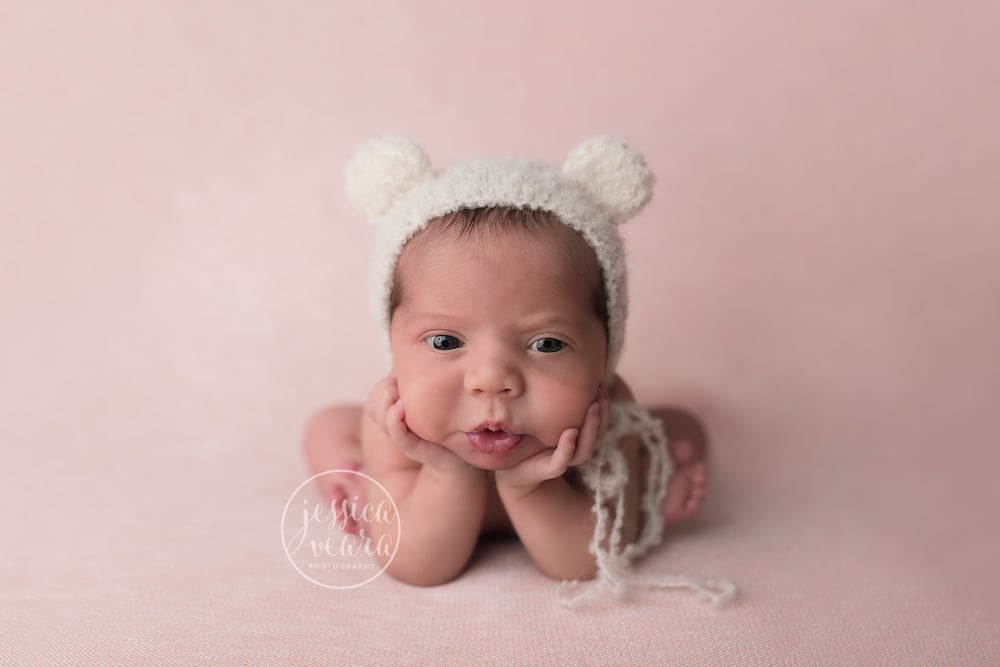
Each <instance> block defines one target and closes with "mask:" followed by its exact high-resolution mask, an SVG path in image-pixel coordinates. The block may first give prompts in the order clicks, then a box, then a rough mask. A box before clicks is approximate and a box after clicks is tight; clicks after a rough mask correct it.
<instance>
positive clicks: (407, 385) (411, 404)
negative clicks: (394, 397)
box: [399, 377, 441, 441]
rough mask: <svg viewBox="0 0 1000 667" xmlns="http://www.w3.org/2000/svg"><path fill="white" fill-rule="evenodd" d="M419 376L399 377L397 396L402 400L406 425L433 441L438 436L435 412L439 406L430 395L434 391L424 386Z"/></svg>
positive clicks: (433, 393)
mask: <svg viewBox="0 0 1000 667" xmlns="http://www.w3.org/2000/svg"><path fill="white" fill-rule="evenodd" d="M425 385H426V383H424V382H421V381H420V380H419V378H414V379H409V378H406V379H404V378H403V377H400V378H399V398H400V400H401V401H403V410H404V412H405V419H406V425H407V427H409V429H410V430H411V431H413V432H414V433H416V434H417V435H418V436H420V437H421V438H424V439H425V440H431V441H435V438H436V437H438V435H439V434H438V433H437V432H436V431H437V430H439V426H438V424H437V412H438V411H439V410H440V409H441V406H440V405H438V404H437V402H436V401H434V400H433V399H432V398H431V397H433V396H434V395H435V392H434V391H433V390H432V388H431V387H428V386H425Z"/></svg>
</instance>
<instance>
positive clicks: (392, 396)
mask: <svg viewBox="0 0 1000 667" xmlns="http://www.w3.org/2000/svg"><path fill="white" fill-rule="evenodd" d="M398 400H399V385H398V384H397V383H396V378H394V377H392V376H389V377H387V378H385V379H384V380H382V381H380V382H379V383H378V384H377V385H375V387H374V388H373V389H372V393H371V397H370V398H369V399H368V414H369V415H370V416H371V418H372V421H374V422H375V423H376V424H378V427H379V428H380V429H382V430H383V431H384V432H385V433H388V432H389V430H388V425H387V423H386V422H387V418H386V415H387V413H388V412H389V409H390V408H392V406H393V405H394V404H395V403H396V402H397V401H398Z"/></svg>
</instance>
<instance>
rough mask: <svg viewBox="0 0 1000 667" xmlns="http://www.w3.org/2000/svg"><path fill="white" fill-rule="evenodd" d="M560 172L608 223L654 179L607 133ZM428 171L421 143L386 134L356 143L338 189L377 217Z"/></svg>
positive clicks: (642, 200) (638, 203) (644, 194)
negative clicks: (601, 212) (342, 187)
mask: <svg viewBox="0 0 1000 667" xmlns="http://www.w3.org/2000/svg"><path fill="white" fill-rule="evenodd" d="M562 175H563V177H564V178H565V179H566V180H567V181H569V182H570V183H572V184H573V185H575V186H576V187H577V188H579V189H580V190H582V191H583V192H584V193H586V196H587V197H588V198H589V199H590V200H591V201H593V202H594V204H596V205H597V206H599V207H600V208H601V209H602V210H603V211H604V213H605V214H606V215H607V216H608V218H609V219H610V220H611V222H613V223H614V224H620V223H622V222H624V221H626V220H628V219H629V218H631V217H632V216H634V215H635V214H636V213H638V212H639V210H640V209H641V208H642V207H643V206H645V205H646V203H647V202H648V201H649V200H650V197H652V194H653V184H654V180H655V179H654V178H653V173H652V172H651V171H650V170H649V167H648V166H646V161H645V159H644V158H643V157H642V154H641V153H639V152H638V151H636V150H635V149H633V148H631V147H630V146H629V145H628V144H626V143H625V142H624V141H622V140H621V139H618V138H615V137H608V136H601V137H593V138H591V139H587V140H586V141H584V142H582V143H581V144H579V145H578V146H577V147H576V148H574V149H573V151H572V152H571V153H570V154H569V156H568V157H567V158H566V161H565V162H564V163H563V167H562ZM434 176H435V174H434V170H433V169H432V168H431V160H430V157H428V155H427V153H426V151H424V149H423V148H421V147H420V146H419V145H418V144H417V143H416V142H414V141H413V140H412V139H408V138H407V137H402V136H398V135H387V136H381V137H374V138H372V139H369V140H368V141H366V142H365V143H364V144H362V145H361V147H360V148H358V150H357V152H356V153H355V154H354V157H353V158H351V160H350V162H348V164H347V168H346V172H345V178H344V181H345V182H344V189H345V192H346V194H347V197H348V199H349V200H350V202H351V204H352V205H353V206H354V207H356V208H357V209H359V210H360V211H362V212H363V213H364V214H365V215H366V216H367V217H368V219H369V220H370V221H372V222H378V221H379V220H380V219H382V218H383V216H385V215H386V214H387V213H388V212H389V211H390V209H392V206H393V204H395V203H396V202H397V201H398V200H399V199H400V197H402V196H403V195H405V194H406V193H407V192H410V191H411V190H413V189H414V188H416V187H417V186H419V185H421V184H423V183H425V182H427V181H429V180H431V179H433V178H434Z"/></svg>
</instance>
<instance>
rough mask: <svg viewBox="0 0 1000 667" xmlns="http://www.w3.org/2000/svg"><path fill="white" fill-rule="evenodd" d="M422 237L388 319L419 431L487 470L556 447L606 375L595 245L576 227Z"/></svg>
mask: <svg viewBox="0 0 1000 667" xmlns="http://www.w3.org/2000/svg"><path fill="white" fill-rule="evenodd" d="M422 240H423V239H420V238H419V237H418V238H416V239H414V240H413V241H411V242H410V244H409V245H408V246H407V248H406V249H405V251H404V257H403V258H401V260H400V265H399V272H400V282H401V284H402V285H403V291H402V293H403V296H402V302H401V303H400V306H399V307H398V308H397V310H396V312H395V314H394V316H393V319H392V324H391V327H390V339H391V346H392V354H393V360H394V369H395V373H396V376H397V380H398V384H399V392H400V398H401V399H402V401H403V406H404V409H405V413H406V423H407V425H408V426H409V428H410V430H411V431H413V432H414V433H416V434H417V435H419V436H420V437H422V438H424V439H425V440H430V441H433V442H437V443H440V444H442V445H444V446H445V447H447V448H448V449H450V450H451V451H453V452H454V453H456V454H457V455H458V456H459V457H460V458H462V459H463V460H464V461H466V462H467V463H469V464H471V465H473V466H475V467H478V468H482V469H487V470H502V469H505V468H509V467H511V466H514V465H516V464H518V463H520V462H521V461H523V460H525V459H527V458H529V457H531V456H533V455H535V454H537V453H539V452H541V451H543V450H545V449H547V448H552V447H555V446H556V443H557V442H558V440H559V436H560V434H561V433H562V432H563V431H564V430H566V429H568V428H578V427H579V426H580V425H581V424H582V423H583V418H584V415H585V413H586V411H587V408H588V407H589V406H590V404H591V402H593V401H594V400H595V398H596V397H597V392H598V388H599V386H600V384H601V382H602V380H603V377H604V371H605V359H606V347H607V344H606V337H605V332H604V325H603V323H602V322H601V320H600V318H599V317H598V316H597V314H596V313H595V312H594V305H593V296H592V295H593V293H594V285H596V284H597V283H596V281H599V280H600V274H599V270H598V267H597V262H596V259H594V257H593V254H592V251H590V249H589V248H588V247H587V246H586V244H585V242H584V241H583V240H582V239H580V238H579V237H577V236H576V233H575V232H573V231H572V230H570V229H568V228H563V229H561V230H560V231H558V232H551V231H550V232H546V234H545V235H544V236H541V237H540V236H539V235H538V234H528V233H526V232H522V231H508V232H503V233H497V234H493V235H491V236H490V237H488V238H485V237H479V236H476V235H472V236H471V237H464V238H454V237H453V236H452V235H451V234H444V235H441V236H439V237H436V238H433V239H432V240H431V241H429V242H427V243H423V244H418V243H417V242H418V241H422ZM567 244H569V248H571V249H572V248H576V252H575V253H574V252H572V251H568V250H567ZM573 244H576V245H575V246H574V245H573ZM414 245H419V246H420V247H419V249H418V250H417V251H416V252H415V253H414V254H413V255H411V256H406V255H407V253H410V252H411V250H412V246H414ZM588 254H589V257H588ZM587 262H589V264H587ZM591 265H592V266H591ZM581 266H584V268H583V269H581V268H580V267H581ZM488 426H492V427H493V428H497V429H501V430H502V431H506V432H507V433H508V434H516V435H505V434H504V433H503V432H501V431H499V430H498V431H495V432H493V433H491V432H489V429H488V428H487V430H485V431H484V430H483V429H484V427H488ZM477 431H479V433H477ZM470 433H471V434H472V435H469V434H470ZM517 435H519V436H520V438H518V437H516V436H517Z"/></svg>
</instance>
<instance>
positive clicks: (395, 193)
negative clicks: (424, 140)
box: [344, 136, 434, 222]
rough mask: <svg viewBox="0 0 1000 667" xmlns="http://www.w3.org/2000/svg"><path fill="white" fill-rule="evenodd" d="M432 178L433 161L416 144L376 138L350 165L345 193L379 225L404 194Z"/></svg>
mask: <svg viewBox="0 0 1000 667" xmlns="http://www.w3.org/2000/svg"><path fill="white" fill-rule="evenodd" d="M433 175H434V172H433V170H432V169H431V160H430V158H429V157H427V153H425V152H424V149H422V148H421V147H420V146H418V145H417V144H416V143H415V142H414V141H412V140H410V139H407V138H406V137H400V136H384V137H375V138H373V139H369V140H368V141H366V142H365V143H364V144H362V145H361V147H360V148H358V150H357V152H356V153H355V154H354V157H353V158H351V161H350V162H348V164H347V169H346V171H345V174H344V191H345V192H346V193H347V198H348V199H349V200H350V202H351V204H352V205H354V206H355V207H356V208H358V209H359V210H361V211H362V212H363V213H364V214H365V215H366V216H368V218H369V220H370V221H372V222H378V220H379V219H380V218H381V217H382V216H384V215H385V214H386V213H388V212H389V209H391V208H392V205H393V204H394V203H396V201H398V200H399V198H400V197H401V196H402V195H404V194H406V193H407V192H409V191H410V190H412V189H413V188H415V187H416V186H418V185H420V184H421V183H423V182H424V181H426V180H428V179H430V178H431V177H433Z"/></svg>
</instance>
